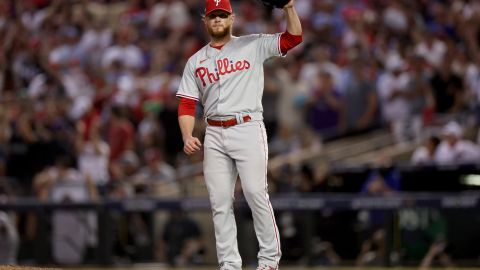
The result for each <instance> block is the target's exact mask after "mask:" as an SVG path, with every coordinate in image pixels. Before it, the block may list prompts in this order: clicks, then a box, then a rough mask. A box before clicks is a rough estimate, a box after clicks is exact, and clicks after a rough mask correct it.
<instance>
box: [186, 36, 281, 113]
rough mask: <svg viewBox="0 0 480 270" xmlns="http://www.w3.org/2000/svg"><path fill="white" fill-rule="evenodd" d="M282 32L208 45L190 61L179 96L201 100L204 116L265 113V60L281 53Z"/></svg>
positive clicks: (237, 38)
mask: <svg viewBox="0 0 480 270" xmlns="http://www.w3.org/2000/svg"><path fill="white" fill-rule="evenodd" d="M279 38H280V34H255V35H248V36H242V37H233V38H232V40H231V41H229V42H228V43H227V44H225V45H224V47H223V48H222V49H221V50H218V49H216V48H212V47H211V46H210V45H206V46H205V47H203V48H202V49H200V50H199V51H198V52H197V53H195V54H194V55H193V56H192V57H190V59H189V60H188V62H187V65H186V66H185V70H184V72H183V77H182V81H181V83H180V87H179V90H178V92H177V97H185V98H190V99H194V100H197V101H201V103H202V105H203V106H204V116H205V117H208V118H209V117H222V116H233V115H235V114H237V113H254V112H263V108H262V95H263V80H264V79H263V62H264V61H265V60H266V59H268V58H270V57H272V56H281V52H280V47H279V44H280V42H279Z"/></svg>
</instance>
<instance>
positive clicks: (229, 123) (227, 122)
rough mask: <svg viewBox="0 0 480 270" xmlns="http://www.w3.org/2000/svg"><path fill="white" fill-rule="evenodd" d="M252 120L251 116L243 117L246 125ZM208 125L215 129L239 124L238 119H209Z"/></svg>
mask: <svg viewBox="0 0 480 270" xmlns="http://www.w3.org/2000/svg"><path fill="white" fill-rule="evenodd" d="M250 120H252V118H251V117H250V115H245V116H244V117H243V122H244V123H246V122H248V121H250ZM207 123H208V124H209V125H210V126H214V127H233V126H235V125H238V124H239V123H238V122H237V118H232V119H228V120H212V119H207Z"/></svg>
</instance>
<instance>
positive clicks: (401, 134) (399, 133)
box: [377, 54, 410, 143]
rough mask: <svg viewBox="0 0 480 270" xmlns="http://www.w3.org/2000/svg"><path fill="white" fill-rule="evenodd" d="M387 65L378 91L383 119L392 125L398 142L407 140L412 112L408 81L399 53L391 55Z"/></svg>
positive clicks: (378, 84) (380, 78) (379, 81)
mask: <svg viewBox="0 0 480 270" xmlns="http://www.w3.org/2000/svg"><path fill="white" fill-rule="evenodd" d="M385 66H386V69H387V71H386V72H385V73H383V74H382V75H380V77H379V78H378V83H377V91H378V96H379V99H380V106H381V111H382V117H383V120H384V121H385V122H386V123H387V124H388V125H389V126H390V129H391V130H392V134H393V137H394V139H395V141H396V142H398V143H403V142H405V141H407V134H405V133H406V130H407V120H408V118H409V114H410V104H409V100H408V94H409V93H408V91H409V89H408V88H407V86H408V83H409V81H410V77H409V75H408V73H407V72H405V63H404V60H403V59H402V58H401V57H400V56H399V55H398V54H392V55H390V56H389V57H388V58H387V60H386V62H385Z"/></svg>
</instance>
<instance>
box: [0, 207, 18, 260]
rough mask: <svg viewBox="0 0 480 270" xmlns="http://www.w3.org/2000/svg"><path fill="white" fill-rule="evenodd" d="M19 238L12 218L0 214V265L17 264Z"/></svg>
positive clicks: (3, 213) (5, 214)
mask: <svg viewBox="0 0 480 270" xmlns="http://www.w3.org/2000/svg"><path fill="white" fill-rule="evenodd" d="M18 249H19V236H18V232H17V228H16V227H15V224H14V220H13V218H12V216H10V215H9V214H7V213H5V212H0V264H4V265H12V264H13V265H14V264H16V263H17V253H18Z"/></svg>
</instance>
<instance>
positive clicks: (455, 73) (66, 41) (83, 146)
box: [0, 0, 480, 258]
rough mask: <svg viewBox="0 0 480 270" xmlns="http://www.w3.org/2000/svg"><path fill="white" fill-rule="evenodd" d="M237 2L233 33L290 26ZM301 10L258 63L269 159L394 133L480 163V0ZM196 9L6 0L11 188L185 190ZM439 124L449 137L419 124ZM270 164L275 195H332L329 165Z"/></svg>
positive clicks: (304, 4) (0, 8)
mask: <svg viewBox="0 0 480 270" xmlns="http://www.w3.org/2000/svg"><path fill="white" fill-rule="evenodd" d="M232 4H233V9H234V11H235V14H236V18H235V24H234V34H235V35H244V34H250V33H260V32H266V33H272V32H283V31H285V24H284V21H283V14H282V12H281V10H268V9H265V8H263V7H261V6H260V4H259V3H258V2H257V1H255V0H242V1H240V0H238V1H235V0H232ZM296 7H297V10H298V13H299V15H300V17H301V20H302V25H303V29H304V34H303V36H304V42H303V43H302V45H301V46H299V47H297V48H295V49H294V50H292V51H291V52H289V55H288V56H287V57H286V58H285V59H281V60H280V61H279V60H276V59H272V60H270V61H268V62H266V63H265V68H266V70H265V73H266V77H265V90H264V97H263V106H264V117H265V123H266V126H267V131H268V137H269V142H270V150H271V156H272V157H274V156H277V155H282V154H288V153H290V152H292V151H296V150H298V149H304V148H312V149H320V147H321V146H319V145H320V144H321V141H328V140H335V139H337V138H342V137H345V136H349V135H351V134H359V133H362V132H366V131H370V130H373V129H378V128H387V129H388V130H390V132H391V134H392V137H393V139H394V141H395V143H398V144H403V143H405V142H412V141H413V142H415V143H417V144H418V145H420V148H419V149H417V150H416V151H415V152H414V154H413V156H412V160H413V162H419V163H422V162H438V163H440V164H446V163H451V162H458V161H465V162H476V161H478V160H479V157H480V150H479V149H478V142H479V140H478V139H476V138H477V137H476V136H477V135H476V132H477V129H478V126H479V123H480V1H475V0H463V1H462V0H418V1H412V0H403V1H387V0H339V1H333V0H322V1H318V0H296ZM203 9H204V1H202V0H182V1H176V0H22V1H14V0H0V178H2V179H5V180H2V181H4V182H6V183H8V184H2V192H3V193H5V194H6V195H5V196H7V197H8V196H10V194H16V195H24V196H36V197H37V198H40V199H42V200H48V199H52V200H59V201H62V200H66V199H68V200H88V199H97V198H100V197H109V198H128V197H133V196H136V195H139V194H140V195H152V196H161V197H177V196H179V195H180V194H182V191H183V190H182V185H181V183H180V179H181V176H182V175H186V176H187V177H195V176H199V175H200V176H201V170H198V169H196V167H194V166H192V164H199V162H201V158H202V157H201V153H200V154H198V155H193V156H190V157H187V156H185V155H184V154H183V153H182V148H183V142H182V136H181V133H180V131H179V128H178V124H177V106H178V101H177V99H176V98H175V93H176V91H177V87H178V85H179V81H180V78H181V75H182V72H183V68H184V65H185V63H186V61H187V59H188V58H189V57H190V56H191V55H192V54H193V53H195V52H196V51H197V50H198V49H200V48H201V47H202V46H204V45H205V44H206V43H207V42H208V40H207V36H206V35H205V31H204V27H203V23H202V22H201V18H202V12H203ZM198 107H200V106H198ZM201 115H202V110H201V108H198V116H199V119H201ZM445 119H446V120H445ZM450 120H451V122H450V123H447V122H448V121H450ZM436 124H437V125H438V124H440V125H445V126H444V128H443V129H442V132H440V133H438V134H431V133H427V132H425V131H426V130H427V129H428V127H429V126H431V125H436ZM203 125H204V123H203V121H197V127H196V132H197V133H198V135H199V136H201V133H202V130H203ZM466 130H473V131H474V135H473V136H470V137H469V138H468V139H469V140H466V139H464V138H463V135H464V134H465V133H466V132H464V131H466ZM470 134H471V133H470ZM479 138H480V136H479ZM424 142H425V146H421V145H422V144H423V143H424ZM289 170H295V175H294V176H292V172H291V171H289ZM269 174H270V176H271V179H270V181H272V182H273V183H272V184H273V185H272V187H273V190H274V191H277V192H291V191H297V192H311V191H322V190H323V189H322V184H323V182H322V181H324V179H325V177H326V170H325V168H324V167H322V166H311V167H308V166H303V167H302V166H299V167H298V168H293V169H292V168H287V169H285V168H283V169H282V170H280V171H273V172H269ZM66 186H67V187H68V188H71V187H74V191H73V192H70V193H68V196H67V195H65V194H66V193H65V190H66V189H68V188H67V187H66ZM78 186H80V187H81V188H80V189H79V188H77V187H78ZM3 197H4V196H2V197H1V198H3ZM330 257H333V258H335V256H334V255H331V256H330Z"/></svg>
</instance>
